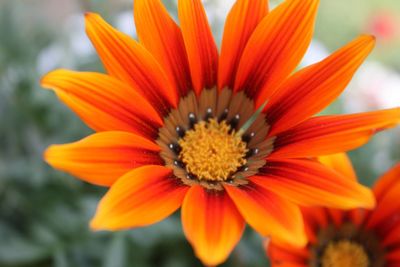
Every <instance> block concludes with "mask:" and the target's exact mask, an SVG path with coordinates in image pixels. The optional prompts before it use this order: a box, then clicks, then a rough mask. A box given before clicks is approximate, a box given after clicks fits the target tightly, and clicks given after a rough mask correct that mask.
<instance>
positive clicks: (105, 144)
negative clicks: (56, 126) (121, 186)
mask: <svg viewBox="0 0 400 267" xmlns="http://www.w3.org/2000/svg"><path fill="white" fill-rule="evenodd" d="M159 151H160V148H159V147H158V146H157V145H156V144H155V143H153V142H151V141H149V140H147V139H145V138H143V137H140V136H138V135H135V134H132V133H128V132H101V133H96V134H93V135H90V136H88V137H86V138H84V139H82V140H80V141H78V142H75V143H71V144H65V145H52V146H50V147H49V148H48V149H47V150H46V152H45V155H44V158H45V160H46V161H47V162H48V163H49V164H50V165H51V166H53V167H54V168H56V169H59V170H62V171H66V172H68V173H71V174H73V175H75V176H77V177H79V178H81V179H82V180H84V181H87V182H89V183H93V184H97V185H102V186H111V185H112V184H113V183H114V182H115V181H116V180H117V179H118V178H120V177H121V176H122V175H123V174H125V173H127V172H129V171H130V170H132V169H135V168H137V167H140V166H143V165H161V164H163V160H162V159H161V158H160V156H159Z"/></svg>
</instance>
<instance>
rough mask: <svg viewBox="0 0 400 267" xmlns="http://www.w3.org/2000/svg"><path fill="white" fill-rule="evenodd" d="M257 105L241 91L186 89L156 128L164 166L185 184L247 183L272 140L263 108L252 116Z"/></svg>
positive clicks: (218, 187)
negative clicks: (198, 91)
mask: <svg viewBox="0 0 400 267" xmlns="http://www.w3.org/2000/svg"><path fill="white" fill-rule="evenodd" d="M256 111H257V110H256V109H255V105H254V102H253V100H252V99H250V98H248V97H247V96H246V95H245V93H244V92H243V91H240V92H237V93H235V92H233V91H232V90H231V89H229V88H224V89H222V90H221V91H219V90H218V89H217V88H210V89H204V90H203V91H202V92H201V93H200V95H196V93H195V92H194V91H189V92H188V94H187V95H186V96H183V97H181V99H180V100H179V104H178V106H177V107H176V108H175V109H172V110H171V111H170V113H169V114H168V115H167V116H166V117H165V118H164V126H163V127H161V128H160V129H159V130H158V138H157V140H156V142H157V144H158V145H159V146H160V148H161V150H160V156H161V158H162V159H163V160H164V163H165V166H166V167H169V168H171V169H172V170H173V172H174V176H175V177H176V178H178V179H179V180H181V182H182V183H183V184H185V185H188V186H194V185H200V186H202V187H204V188H206V189H207V190H217V191H222V190H224V184H229V185H232V186H242V185H245V184H247V183H248V180H247V177H250V176H252V175H255V174H257V173H258V171H259V169H260V168H262V167H263V166H264V165H265V163H266V157H267V156H268V155H269V154H270V153H271V152H272V150H273V147H274V142H275V137H267V135H268V131H269V125H268V124H267V123H266V118H265V114H262V113H261V114H258V115H257V116H255V117H253V114H257V113H256ZM248 122H252V123H248Z"/></svg>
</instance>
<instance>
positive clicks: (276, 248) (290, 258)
mask: <svg viewBox="0 0 400 267" xmlns="http://www.w3.org/2000/svg"><path fill="white" fill-rule="evenodd" d="M266 249H267V254H268V258H269V259H270V262H271V266H272V267H275V266H277V267H278V266H279V267H282V266H285V267H289V266H290V267H295V266H296V267H305V266H307V262H308V261H309V260H310V251H309V248H307V247H305V248H298V247H292V246H289V245H287V244H282V245H280V244H275V243H270V244H269V245H268V247H267V248H266Z"/></svg>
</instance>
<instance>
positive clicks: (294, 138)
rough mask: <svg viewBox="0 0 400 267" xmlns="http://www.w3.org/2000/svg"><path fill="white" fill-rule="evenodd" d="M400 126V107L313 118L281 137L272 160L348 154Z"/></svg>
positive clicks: (276, 144) (278, 138)
mask: <svg viewBox="0 0 400 267" xmlns="http://www.w3.org/2000/svg"><path fill="white" fill-rule="evenodd" d="M398 123H400V108H393V109H387V110H379V111H372V112H365V113H358V114H350V115H333V116H319V117H315V118H311V119H309V120H307V121H305V122H303V123H301V124H299V125H297V126H295V127H294V128H292V129H290V130H288V131H286V132H283V133H281V134H279V135H278V136H277V138H276V140H275V142H274V151H273V153H272V154H271V155H270V157H271V158H301V157H317V156H321V155H328V154H334V153H338V152H343V151H348V150H351V149H354V148H357V147H359V146H361V145H363V144H365V143H367V142H368V140H369V139H370V138H371V137H372V136H373V135H374V134H375V133H377V132H379V131H382V130H385V129H388V128H391V127H394V126H396V125H397V124H398Z"/></svg>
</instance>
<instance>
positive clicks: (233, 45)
mask: <svg viewBox="0 0 400 267" xmlns="http://www.w3.org/2000/svg"><path fill="white" fill-rule="evenodd" d="M267 12H268V1H267V0H259V1H248V0H238V1H236V2H235V4H234V6H233V7H232V9H231V10H230V12H229V14H228V17H227V18H226V22H225V27H224V35H223V37H222V45H221V55H220V57H219V63H218V88H220V89H222V88H224V87H225V86H228V87H229V88H233V85H234V82H235V77H236V72H237V68H238V65H239V61H240V59H241V56H242V53H243V50H244V48H245V46H246V44H247V41H248V40H249V38H250V36H251V34H252V33H253V31H254V29H255V28H256V27H257V25H258V24H259V22H260V21H261V20H262V19H263V18H264V17H265V15H266V14H267Z"/></svg>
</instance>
